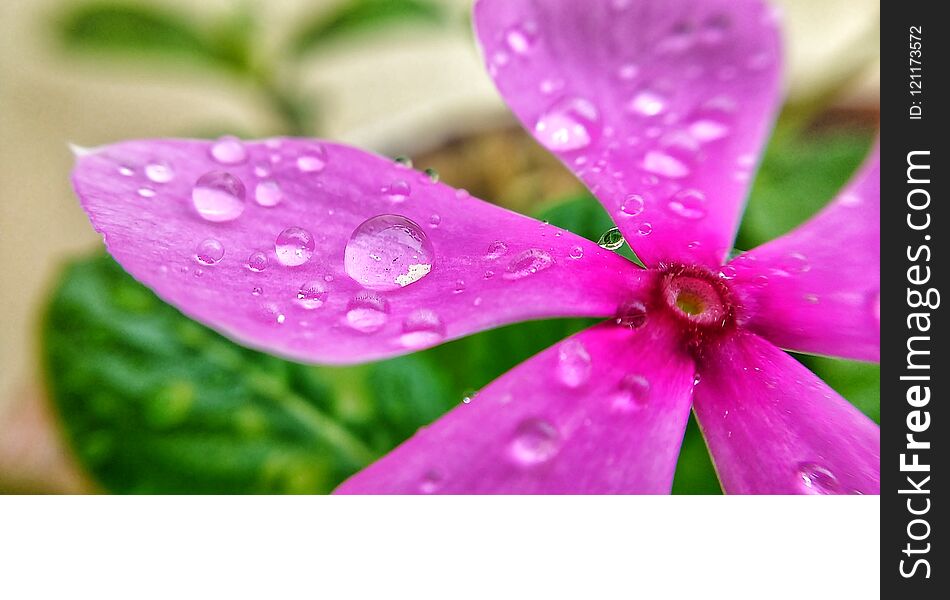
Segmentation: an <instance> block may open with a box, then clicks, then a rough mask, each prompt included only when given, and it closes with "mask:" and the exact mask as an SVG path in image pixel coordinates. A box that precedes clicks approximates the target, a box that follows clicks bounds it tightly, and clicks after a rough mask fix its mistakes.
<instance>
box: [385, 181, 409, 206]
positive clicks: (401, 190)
mask: <svg viewBox="0 0 950 600" xmlns="http://www.w3.org/2000/svg"><path fill="white" fill-rule="evenodd" d="M382 192H383V195H384V196H385V197H386V198H388V199H389V201H390V202H393V203H395V204H399V203H401V202H405V201H406V200H408V199H409V194H411V193H412V187H410V185H409V183H408V182H406V181H405V180H403V179H397V180H396V181H394V182H392V183H391V184H389V185H387V186H385V187H384V188H383V189H382Z"/></svg>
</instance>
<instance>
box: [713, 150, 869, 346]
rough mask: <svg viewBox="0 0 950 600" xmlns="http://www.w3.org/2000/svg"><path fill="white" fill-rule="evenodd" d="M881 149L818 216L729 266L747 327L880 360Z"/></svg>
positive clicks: (778, 340) (781, 342) (773, 337)
mask: <svg viewBox="0 0 950 600" xmlns="http://www.w3.org/2000/svg"><path fill="white" fill-rule="evenodd" d="M880 175H881V167H880V156H879V151H878V149H877V148H875V149H874V151H873V152H872V153H871V155H870V157H869V158H868V159H867V160H866V162H865V165H864V166H863V167H862V169H861V171H860V172H859V173H858V174H857V175H856V176H855V177H854V179H853V180H852V181H851V182H850V183H849V184H848V185H847V187H845V188H844V190H843V191H842V192H841V194H839V196H838V197H837V198H836V199H835V200H834V202H832V203H831V204H830V205H828V206H827V207H825V209H824V210H822V211H821V212H820V213H818V215H816V216H815V217H813V218H812V219H811V220H810V221H808V222H807V223H805V224H804V225H802V226H800V227H798V228H797V229H795V230H794V231H792V232H791V233H788V234H786V235H784V236H782V237H780V238H778V239H776V240H773V241H771V242H769V243H767V244H764V245H762V246H760V247H758V248H756V249H754V250H752V251H751V252H747V253H746V254H743V255H740V256H739V257H737V258H736V259H735V260H733V261H732V262H731V263H729V265H727V266H726V267H724V268H723V274H724V275H725V276H727V277H731V278H733V279H734V283H735V284H736V285H735V288H736V289H737V291H738V292H739V294H740V295H742V296H744V304H745V305H746V306H745V311H744V312H745V315H743V318H744V319H746V320H747V321H748V323H747V325H748V327H749V328H751V329H752V330H753V331H755V332H757V333H759V334H760V335H762V336H763V337H765V338H767V339H769V340H770V341H772V343H774V344H777V345H778V346H781V347H783V348H788V349H790V350H796V351H800V352H811V353H815V354H826V355H830V356H840V357H845V358H853V359H858V360H869V361H877V360H880V356H881V332H880V324H881V313H880V292H881V224H880V216H881V189H880Z"/></svg>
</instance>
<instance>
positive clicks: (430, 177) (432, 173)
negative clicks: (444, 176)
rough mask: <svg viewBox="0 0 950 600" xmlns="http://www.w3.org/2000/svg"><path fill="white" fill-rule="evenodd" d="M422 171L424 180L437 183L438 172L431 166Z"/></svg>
mask: <svg viewBox="0 0 950 600" xmlns="http://www.w3.org/2000/svg"><path fill="white" fill-rule="evenodd" d="M423 173H425V176H426V181H428V182H429V183H439V172H438V171H436V170H435V169H433V168H432V167H429V168H427V169H426V170H425V171H423Z"/></svg>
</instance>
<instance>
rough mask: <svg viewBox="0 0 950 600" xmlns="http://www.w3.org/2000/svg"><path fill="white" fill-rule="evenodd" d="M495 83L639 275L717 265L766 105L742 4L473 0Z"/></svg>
mask: <svg viewBox="0 0 950 600" xmlns="http://www.w3.org/2000/svg"><path fill="white" fill-rule="evenodd" d="M475 24H476V26H477V31H478V37H479V41H480V42H481V45H482V49H483V52H484V57H485V61H486V63H487V65H488V69H489V72H490V73H491V75H492V76H493V78H494V80H495V84H496V85H497V86H498V89H499V90H500V91H501V94H502V96H503V97H504V99H505V101H506V102H507V103H508V105H509V106H510V107H511V108H512V110H514V112H515V113H516V114H517V115H518V117H519V119H520V120H521V122H522V123H523V124H524V125H525V127H527V128H528V129H529V130H530V131H531V132H532V133H533V134H534V136H535V137H536V138H537V139H538V140H539V141H540V142H541V143H542V144H543V145H544V146H545V147H547V148H548V149H550V150H551V151H552V152H554V153H555V154H556V155H557V156H558V157H559V158H560V159H561V160H562V161H563V162H564V163H565V164H566V165H567V166H568V167H569V168H571V169H572V170H573V171H574V172H575V173H576V174H577V175H578V176H579V177H580V178H581V179H582V180H583V181H584V183H586V184H587V186H588V187H590V189H591V191H592V192H593V193H594V194H595V195H596V196H597V197H598V198H600V200H601V202H603V204H604V205H605V206H606V207H607V209H608V210H609V211H610V213H611V214H612V215H613V217H614V219H615V221H616V222H617V225H618V227H620V229H621V231H622V232H623V233H624V235H625V236H626V239H627V241H629V242H630V243H631V245H632V246H633V248H634V250H635V251H636V253H637V255H638V256H639V257H640V258H641V259H643V260H644V261H645V263H646V264H647V265H656V264H658V263H659V262H661V261H663V262H683V263H687V264H690V263H696V262H703V263H705V264H707V265H710V266H719V265H720V264H721V263H722V260H723V259H724V257H725V256H726V254H727V252H728V251H729V249H730V248H731V246H732V241H733V238H734V236H735V232H736V229H737V227H738V221H739V217H740V213H741V211H742V207H743V204H744V201H745V197H746V194H747V192H748V189H749V180H750V176H751V174H752V171H753V168H754V167H755V163H756V160H757V156H758V153H759V152H760V150H761V149H762V146H763V143H764V141H765V137H766V135H767V133H768V131H769V129H770V127H771V125H772V122H773V119H774V116H775V113H776V109H777V107H778V104H779V100H780V94H779V79H780V78H779V75H780V62H781V59H780V42H779V35H778V32H777V30H776V23H775V17H774V15H773V13H772V12H770V11H769V10H768V9H767V8H766V7H765V6H763V5H762V4H761V3H760V2H757V1H755V0H739V1H736V0H710V1H708V2H695V1H689V0H657V1H649V0H587V1H585V2H578V1H577V0H547V1H544V2H537V1H532V0H480V1H479V2H478V4H477V5H476V7H475Z"/></svg>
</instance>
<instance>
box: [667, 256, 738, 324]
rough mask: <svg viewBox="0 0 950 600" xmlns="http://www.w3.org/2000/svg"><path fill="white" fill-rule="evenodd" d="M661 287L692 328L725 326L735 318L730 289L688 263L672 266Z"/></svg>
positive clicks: (671, 309)
mask: <svg viewBox="0 0 950 600" xmlns="http://www.w3.org/2000/svg"><path fill="white" fill-rule="evenodd" d="M660 291H661V294H660V295H661V297H662V300H663V302H664V303H665V304H666V306H667V307H668V308H669V309H670V312H672V313H673V314H674V315H675V316H676V317H677V318H679V319H681V320H685V321H686V322H687V323H688V324H689V325H690V326H691V327H692V328H703V329H705V328H723V327H726V325H727V324H729V323H730V322H731V321H732V316H733V315H732V313H733V310H732V303H731V301H730V294H729V289H728V288H727V287H726V285H725V284H724V283H723V282H722V281H720V280H719V279H718V278H716V277H715V276H714V275H713V274H711V273H706V272H704V271H701V270H699V269H693V268H688V267H687V268H679V269H670V270H669V271H667V273H666V275H665V276H664V277H663V279H662V282H661V284H660Z"/></svg>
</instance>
